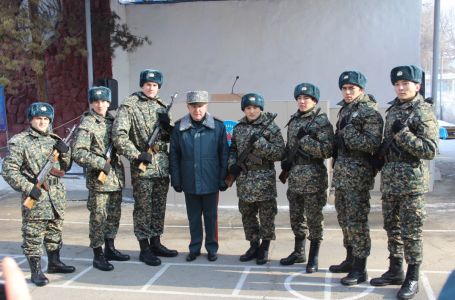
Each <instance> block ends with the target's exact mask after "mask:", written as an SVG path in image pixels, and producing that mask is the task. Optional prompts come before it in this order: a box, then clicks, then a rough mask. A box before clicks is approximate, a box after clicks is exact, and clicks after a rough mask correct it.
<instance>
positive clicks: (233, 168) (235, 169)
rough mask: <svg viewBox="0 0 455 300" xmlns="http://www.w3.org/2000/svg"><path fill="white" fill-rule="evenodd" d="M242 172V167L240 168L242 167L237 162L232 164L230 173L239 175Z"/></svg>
mask: <svg viewBox="0 0 455 300" xmlns="http://www.w3.org/2000/svg"><path fill="white" fill-rule="evenodd" d="M241 172H242V168H240V167H239V166H237V165H236V164H234V165H232V166H231V167H230V168H229V174H232V175H234V176H235V177H237V176H239V175H240V173H241Z"/></svg>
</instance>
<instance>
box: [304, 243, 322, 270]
mask: <svg viewBox="0 0 455 300" xmlns="http://www.w3.org/2000/svg"><path fill="white" fill-rule="evenodd" d="M320 246H321V241H320V240H312V241H311V244H310V254H309V257H308V264H307V265H306V272H307V273H314V272H317V271H318V266H319V247H320Z"/></svg>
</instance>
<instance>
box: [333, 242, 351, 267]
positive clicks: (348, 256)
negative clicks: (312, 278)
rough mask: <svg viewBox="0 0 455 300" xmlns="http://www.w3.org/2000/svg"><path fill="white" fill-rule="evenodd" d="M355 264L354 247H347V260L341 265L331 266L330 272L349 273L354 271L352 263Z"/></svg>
mask: <svg viewBox="0 0 455 300" xmlns="http://www.w3.org/2000/svg"><path fill="white" fill-rule="evenodd" d="M353 262H354V256H353V255H352V246H347V247H346V259H345V260H343V261H342V262H341V263H340V264H339V265H331V266H330V267H329V271H330V272H332V273H348V272H351V270H352V263H353Z"/></svg>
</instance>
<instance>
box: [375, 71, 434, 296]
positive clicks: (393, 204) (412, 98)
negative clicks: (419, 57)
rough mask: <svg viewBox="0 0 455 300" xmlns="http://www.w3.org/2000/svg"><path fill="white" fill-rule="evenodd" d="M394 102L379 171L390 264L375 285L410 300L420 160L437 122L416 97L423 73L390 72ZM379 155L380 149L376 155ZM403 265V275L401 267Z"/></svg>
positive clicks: (415, 273)
mask: <svg viewBox="0 0 455 300" xmlns="http://www.w3.org/2000/svg"><path fill="white" fill-rule="evenodd" d="M390 76H391V81H392V84H393V85H394V89H395V93H396V95H397V98H395V99H394V100H393V101H392V102H390V104H391V106H390V107H389V109H388V110H387V112H388V113H387V117H386V125H385V132H384V141H385V142H384V144H387V142H386V141H393V142H392V143H391V145H390V146H389V147H388V149H381V150H385V153H384V154H385V157H384V158H385V165H384V167H383V169H382V180H381V191H382V214H383V217H384V229H385V230H386V231H387V237H388V250H389V259H390V265H389V270H388V271H387V272H386V273H384V274H382V276H381V277H379V278H374V279H372V280H371V282H370V283H371V284H372V285H374V286H385V285H389V284H396V285H400V284H402V286H401V289H400V290H399V292H398V294H397V297H398V298H399V299H411V298H413V297H414V296H415V294H416V293H417V292H418V287H419V284H418V280H419V266H420V264H421V263H422V248H423V242H422V226H423V222H424V219H425V209H424V206H425V199H424V193H426V192H428V179H429V174H428V168H427V167H426V166H425V164H424V163H423V161H422V160H423V159H425V160H432V159H433V158H434V157H435V155H436V152H437V147H438V124H437V121H436V117H435V115H434V112H433V108H432V106H431V104H429V103H426V102H425V101H424V98H423V97H422V96H421V95H420V94H419V93H418V92H419V89H420V85H421V84H423V83H422V70H421V69H420V68H418V67H416V66H413V65H410V66H399V67H396V68H393V69H392V71H391V74H390ZM381 152H382V151H381ZM403 252H404V258H405V259H406V262H407V264H408V269H407V272H406V277H405V276H404V272H403V269H402V264H403Z"/></svg>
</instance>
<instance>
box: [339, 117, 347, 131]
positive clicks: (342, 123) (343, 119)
mask: <svg viewBox="0 0 455 300" xmlns="http://www.w3.org/2000/svg"><path fill="white" fill-rule="evenodd" d="M346 125H348V116H346V117H344V118H342V119H341V120H340V130H342V129H343V128H344V127H346Z"/></svg>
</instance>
